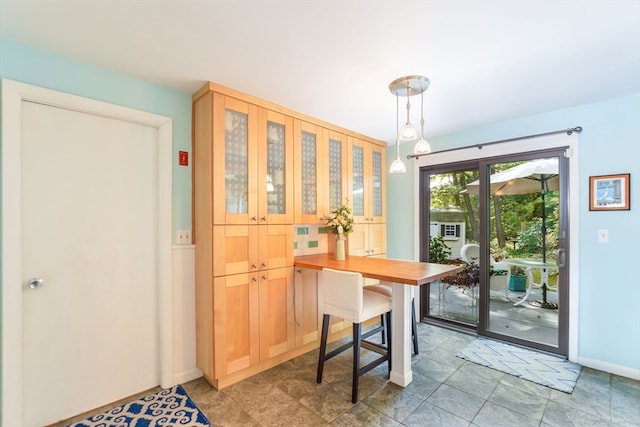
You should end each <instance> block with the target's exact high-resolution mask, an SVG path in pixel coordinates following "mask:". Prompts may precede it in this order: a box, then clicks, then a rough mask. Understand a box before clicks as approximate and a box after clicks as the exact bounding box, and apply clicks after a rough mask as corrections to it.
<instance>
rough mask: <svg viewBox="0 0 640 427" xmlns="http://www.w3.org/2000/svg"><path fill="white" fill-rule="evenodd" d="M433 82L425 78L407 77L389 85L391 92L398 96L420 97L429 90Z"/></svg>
mask: <svg viewBox="0 0 640 427" xmlns="http://www.w3.org/2000/svg"><path fill="white" fill-rule="evenodd" d="M429 84H431V81H430V80H429V79H428V78H426V77H425V76H405V77H400V78H399V79H395V80H394V81H392V82H391V83H389V90H390V91H391V93H392V94H394V95H398V96H407V97H409V96H414V95H420V94H421V93H423V92H424V91H425V90H427V89H428V88H429Z"/></svg>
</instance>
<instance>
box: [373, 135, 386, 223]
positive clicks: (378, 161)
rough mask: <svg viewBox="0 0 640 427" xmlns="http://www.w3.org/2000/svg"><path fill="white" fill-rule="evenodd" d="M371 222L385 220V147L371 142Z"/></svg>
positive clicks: (382, 221)
mask: <svg viewBox="0 0 640 427" xmlns="http://www.w3.org/2000/svg"><path fill="white" fill-rule="evenodd" d="M370 146H371V167H372V170H371V211H370V212H369V215H370V218H371V222H373V223H376V224H380V223H384V222H385V208H386V198H385V188H384V187H385V185H384V184H385V181H386V180H385V177H386V175H385V174H384V164H385V157H386V156H385V148H384V147H380V146H377V145H373V144H371V145H370Z"/></svg>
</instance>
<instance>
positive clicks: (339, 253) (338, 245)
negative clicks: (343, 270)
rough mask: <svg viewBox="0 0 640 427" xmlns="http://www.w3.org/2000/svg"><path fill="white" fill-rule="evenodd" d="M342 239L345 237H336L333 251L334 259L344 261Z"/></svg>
mask: <svg viewBox="0 0 640 427" xmlns="http://www.w3.org/2000/svg"><path fill="white" fill-rule="evenodd" d="M344 241H345V239H341V238H339V237H337V238H336V251H335V253H334V257H335V260H336V261H344Z"/></svg>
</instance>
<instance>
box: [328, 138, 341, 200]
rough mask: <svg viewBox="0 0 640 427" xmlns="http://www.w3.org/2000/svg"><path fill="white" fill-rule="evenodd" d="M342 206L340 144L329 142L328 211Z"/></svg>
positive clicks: (331, 140)
mask: <svg viewBox="0 0 640 427" xmlns="http://www.w3.org/2000/svg"><path fill="white" fill-rule="evenodd" d="M341 204H342V142H340V141H334V140H333V139H330V140H329V209H337V208H338V207H340V205H341Z"/></svg>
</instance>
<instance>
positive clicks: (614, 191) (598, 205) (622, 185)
mask: <svg viewBox="0 0 640 427" xmlns="http://www.w3.org/2000/svg"><path fill="white" fill-rule="evenodd" d="M630 181H631V174H629V173H623V174H617V175H598V176H590V177H589V210H590V211H625V210H626V211H628V210H630V209H631V205H630V200H629V196H630V194H631V192H630V189H629V183H630Z"/></svg>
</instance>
